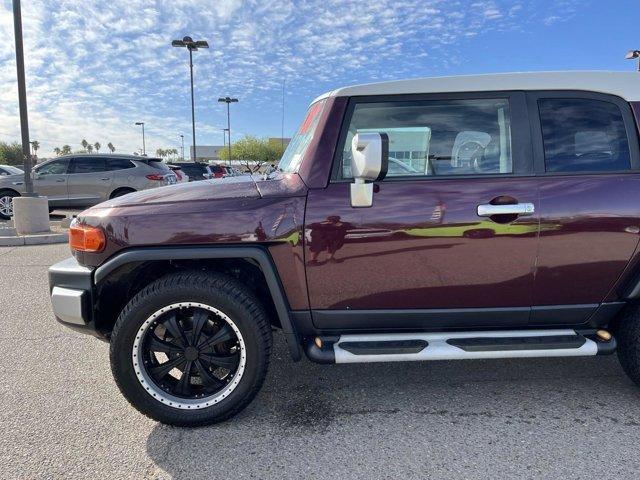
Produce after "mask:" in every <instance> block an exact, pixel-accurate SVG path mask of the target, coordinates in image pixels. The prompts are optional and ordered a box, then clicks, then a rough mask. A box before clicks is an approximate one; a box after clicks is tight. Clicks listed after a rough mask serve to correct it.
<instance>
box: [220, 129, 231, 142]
mask: <svg viewBox="0 0 640 480" xmlns="http://www.w3.org/2000/svg"><path fill="white" fill-rule="evenodd" d="M220 130H222V145H224V146H225V147H226V146H227V132H228V131H229V129H228V128H221V129H220Z"/></svg>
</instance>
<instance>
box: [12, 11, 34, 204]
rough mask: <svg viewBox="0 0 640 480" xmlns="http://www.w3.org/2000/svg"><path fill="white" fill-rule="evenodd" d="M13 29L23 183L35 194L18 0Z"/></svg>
mask: <svg viewBox="0 0 640 480" xmlns="http://www.w3.org/2000/svg"><path fill="white" fill-rule="evenodd" d="M13 29H14V33H15V40H16V69H17V71H18V104H19V107H20V134H21V137H22V157H23V166H24V184H25V188H26V190H27V196H28V197H33V196H35V192H34V191H33V179H32V178H31V143H30V142H29V118H28V112H27V86H26V80H25V74H24V47H23V45H22V11H21V9H20V0H13Z"/></svg>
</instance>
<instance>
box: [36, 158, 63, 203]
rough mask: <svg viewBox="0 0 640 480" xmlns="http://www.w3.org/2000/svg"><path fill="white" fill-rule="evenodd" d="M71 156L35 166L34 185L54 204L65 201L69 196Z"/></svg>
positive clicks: (40, 193)
mask: <svg viewBox="0 0 640 480" xmlns="http://www.w3.org/2000/svg"><path fill="white" fill-rule="evenodd" d="M68 169H69V158H59V159H56V160H53V161H51V162H47V163H44V164H42V165H39V166H37V167H35V168H34V172H35V175H34V179H33V187H34V189H35V191H36V192H37V193H38V194H39V195H43V196H45V197H47V198H48V199H49V203H50V204H51V205H53V206H56V205H61V204H63V203H65V202H66V201H67V199H68V197H69V194H68V190H67V179H68V175H67V172H68Z"/></svg>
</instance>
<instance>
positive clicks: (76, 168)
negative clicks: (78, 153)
mask: <svg viewBox="0 0 640 480" xmlns="http://www.w3.org/2000/svg"><path fill="white" fill-rule="evenodd" d="M106 169H107V167H106V165H105V161H104V158H92V157H78V158H74V159H73V162H72V170H71V173H96V172H104V171H106Z"/></svg>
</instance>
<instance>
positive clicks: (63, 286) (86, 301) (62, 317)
mask: <svg viewBox="0 0 640 480" xmlns="http://www.w3.org/2000/svg"><path fill="white" fill-rule="evenodd" d="M49 291H50V293H51V305H52V307H53V313H54V315H55V316H56V319H57V320H58V321H59V322H60V323H62V324H63V325H65V326H66V327H69V328H72V329H73V330H77V331H80V332H83V333H89V334H92V335H95V336H96V337H99V338H103V337H104V336H103V335H101V334H100V333H99V332H97V331H96V329H95V323H94V318H93V269H91V268H88V267H85V266H83V265H80V264H79V263H78V261H77V260H76V259H75V258H73V257H72V258H68V259H66V260H63V261H62V262H58V263H56V264H55V265H53V266H52V267H51V268H49Z"/></svg>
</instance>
